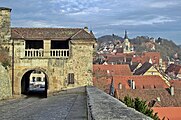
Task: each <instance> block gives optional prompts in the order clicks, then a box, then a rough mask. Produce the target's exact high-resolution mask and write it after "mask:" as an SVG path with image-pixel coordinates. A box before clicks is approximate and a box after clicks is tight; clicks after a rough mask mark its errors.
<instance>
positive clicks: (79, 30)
mask: <svg viewBox="0 0 181 120" xmlns="http://www.w3.org/2000/svg"><path fill="white" fill-rule="evenodd" d="M82 30H83V29H80V30H79V31H78V32H76V33H75V34H74V35H72V36H71V37H70V38H74V37H75V36H76V35H78V34H79V33H80V32H81V31H82Z"/></svg>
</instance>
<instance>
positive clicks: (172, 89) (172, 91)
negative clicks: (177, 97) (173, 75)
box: [170, 86, 174, 96]
mask: <svg viewBox="0 0 181 120" xmlns="http://www.w3.org/2000/svg"><path fill="white" fill-rule="evenodd" d="M170 95H171V96H174V87H173V86H171V87H170Z"/></svg>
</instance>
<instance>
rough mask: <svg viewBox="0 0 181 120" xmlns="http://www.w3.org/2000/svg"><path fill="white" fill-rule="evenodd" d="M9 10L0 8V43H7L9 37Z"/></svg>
mask: <svg viewBox="0 0 181 120" xmlns="http://www.w3.org/2000/svg"><path fill="white" fill-rule="evenodd" d="M10 16H11V9H10V8H5V7H0V41H1V42H2V41H9V40H10V37H11V28H10V27H11V21H10Z"/></svg>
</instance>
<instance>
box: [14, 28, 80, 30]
mask: <svg viewBox="0 0 181 120" xmlns="http://www.w3.org/2000/svg"><path fill="white" fill-rule="evenodd" d="M11 29H72V30H74V29H80V30H81V29H82V28H54V27H11Z"/></svg>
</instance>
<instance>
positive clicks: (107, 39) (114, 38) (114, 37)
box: [97, 35, 124, 43]
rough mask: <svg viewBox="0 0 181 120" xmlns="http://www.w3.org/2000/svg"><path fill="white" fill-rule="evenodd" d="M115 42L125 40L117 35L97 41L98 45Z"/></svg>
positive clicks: (105, 36) (107, 36)
mask: <svg viewBox="0 0 181 120" xmlns="http://www.w3.org/2000/svg"><path fill="white" fill-rule="evenodd" d="M113 40H124V39H123V38H122V37H119V36H117V35H104V36H102V37H99V38H98V39H97V41H98V43H102V42H108V41H113Z"/></svg>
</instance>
